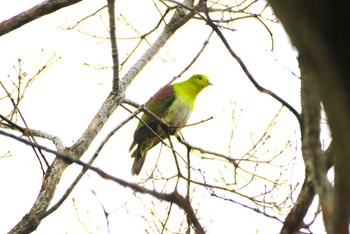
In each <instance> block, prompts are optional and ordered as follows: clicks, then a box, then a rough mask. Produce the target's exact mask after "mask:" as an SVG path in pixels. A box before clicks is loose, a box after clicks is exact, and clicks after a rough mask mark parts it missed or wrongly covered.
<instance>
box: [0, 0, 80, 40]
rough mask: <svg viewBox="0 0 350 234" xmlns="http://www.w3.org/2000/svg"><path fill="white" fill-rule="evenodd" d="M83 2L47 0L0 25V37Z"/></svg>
mask: <svg viewBox="0 0 350 234" xmlns="http://www.w3.org/2000/svg"><path fill="white" fill-rule="evenodd" d="M80 1H81V0H47V1H44V2H42V3H40V4H38V5H36V6H34V7H32V8H30V9H28V10H26V11H24V12H22V13H20V14H18V15H16V16H14V17H12V18H10V19H8V20H5V21H3V22H1V23H0V36H2V35H5V34H6V33H9V32H11V31H13V30H15V29H17V28H19V27H21V26H23V25H25V24H27V23H29V22H31V21H33V20H36V19H38V18H40V17H42V16H44V15H48V14H50V13H52V12H55V11H57V10H59V9H61V8H64V7H67V6H70V5H73V4H75V3H78V2H80Z"/></svg>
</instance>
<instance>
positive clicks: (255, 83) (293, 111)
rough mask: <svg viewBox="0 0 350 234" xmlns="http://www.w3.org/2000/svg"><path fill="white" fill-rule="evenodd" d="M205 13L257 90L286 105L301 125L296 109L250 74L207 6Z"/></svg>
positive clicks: (209, 22) (207, 20)
mask: <svg viewBox="0 0 350 234" xmlns="http://www.w3.org/2000/svg"><path fill="white" fill-rule="evenodd" d="M204 13H205V17H206V18H203V19H204V20H205V21H206V22H207V23H208V25H209V26H210V27H211V28H212V29H213V30H214V31H215V32H216V34H217V35H218V36H219V38H220V39H221V41H222V43H224V45H225V47H226V49H227V50H228V51H229V53H230V54H231V56H232V57H233V58H234V59H235V60H236V61H237V62H238V64H239V65H240V66H241V68H242V70H243V72H244V73H245V74H246V76H247V77H248V79H249V80H250V81H251V82H252V83H253V85H254V86H255V88H256V89H257V90H259V91H260V92H261V93H266V94H268V95H270V96H271V97H273V98H274V99H276V100H277V101H279V102H280V103H281V104H282V105H284V106H285V107H286V108H287V109H288V110H289V111H290V112H292V113H293V114H294V116H295V117H296V118H297V120H298V121H299V123H301V118H300V114H299V113H298V111H296V110H295V109H294V107H293V106H291V105H290V104H289V103H288V102H286V101H285V100H283V99H282V98H281V97H280V96H278V95H277V94H275V93H274V92H272V91H271V90H269V89H266V88H264V87H262V86H261V85H260V84H259V83H258V82H257V81H256V80H255V79H254V77H253V75H252V74H251V73H250V71H249V69H248V67H247V66H246V65H245V63H244V62H243V60H242V59H241V58H240V57H239V56H238V55H237V54H236V53H235V52H234V51H233V50H232V48H231V46H230V45H229V43H228V41H227V40H226V38H225V36H224V35H223V34H222V32H221V30H220V29H219V28H218V26H217V25H216V24H215V23H214V22H213V21H212V19H211V18H210V16H209V9H208V7H207V6H206V4H205V9H204Z"/></svg>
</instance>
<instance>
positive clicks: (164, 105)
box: [129, 85, 175, 150]
mask: <svg viewBox="0 0 350 234" xmlns="http://www.w3.org/2000/svg"><path fill="white" fill-rule="evenodd" d="M174 100H175V94H174V89H173V86H172V85H169V86H166V87H165V88H164V89H162V90H160V91H159V92H158V93H157V94H156V95H155V96H154V98H153V99H152V101H151V102H150V103H148V104H147V106H146V107H147V109H148V110H149V111H151V112H152V113H153V114H155V115H156V116H158V117H159V118H160V119H163V118H164V117H165V116H166V114H167V111H168V109H169V107H170V106H171V105H172V104H173V102H174ZM141 120H142V121H143V122H144V123H146V124H147V125H148V126H149V127H150V128H151V129H153V130H154V131H155V132H156V131H157V126H158V125H159V122H158V121H157V120H155V119H154V118H153V117H152V116H150V115H148V114H146V113H144V114H143V115H142V117H141ZM150 133H152V132H151V131H150V130H149V128H148V127H146V126H145V125H144V124H143V123H142V122H139V124H138V125H137V128H136V130H135V133H134V140H133V142H132V144H131V146H130V149H129V150H131V149H132V148H133V147H134V146H135V145H136V144H138V143H139V142H141V141H142V140H143V139H144V138H145V137H148V136H149V134H150ZM152 134H153V133H152Z"/></svg>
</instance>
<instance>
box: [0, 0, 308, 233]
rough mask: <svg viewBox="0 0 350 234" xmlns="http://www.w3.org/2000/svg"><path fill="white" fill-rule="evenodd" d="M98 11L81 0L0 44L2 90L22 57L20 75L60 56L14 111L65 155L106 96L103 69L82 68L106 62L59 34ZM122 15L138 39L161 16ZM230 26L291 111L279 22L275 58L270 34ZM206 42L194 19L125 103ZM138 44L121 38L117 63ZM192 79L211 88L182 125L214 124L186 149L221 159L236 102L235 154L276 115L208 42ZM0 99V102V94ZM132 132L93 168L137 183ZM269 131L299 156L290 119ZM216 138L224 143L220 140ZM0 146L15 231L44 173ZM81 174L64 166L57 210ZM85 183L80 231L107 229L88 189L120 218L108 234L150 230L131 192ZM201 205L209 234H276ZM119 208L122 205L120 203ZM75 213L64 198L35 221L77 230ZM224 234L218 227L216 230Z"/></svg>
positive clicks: (4, 216)
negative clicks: (200, 78)
mask: <svg viewBox="0 0 350 234" xmlns="http://www.w3.org/2000/svg"><path fill="white" fill-rule="evenodd" d="M39 2H40V1H29V0H28V1H20V0H13V1H8V2H7V3H6V5H3V6H2V7H1V8H0V21H2V20H5V19H8V18H9V17H11V16H14V15H16V14H18V13H20V12H21V11H23V10H25V9H28V8H29V7H31V6H34V5H35V4H37V3H39ZM104 4H105V1H92V0H87V1H83V2H82V3H79V4H77V5H74V6H72V7H68V8H65V9H63V10H60V11H58V12H56V13H54V14H51V15H49V16H45V17H42V18H40V19H38V20H36V21H33V22H31V23H29V24H27V25H25V26H23V27H21V28H19V29H17V30H15V31H13V32H11V33H9V34H7V35H5V36H2V37H0V51H1V53H0V64H1V74H0V75H1V76H0V79H1V81H5V83H6V80H7V81H8V79H7V76H8V75H9V76H10V77H11V78H12V79H15V74H16V73H15V70H14V69H13V66H14V65H16V63H17V59H18V58H21V59H22V61H23V70H24V71H26V72H28V73H31V72H33V69H35V67H40V66H41V65H43V63H44V62H45V61H46V60H47V59H48V58H49V57H51V56H52V55H53V54H54V53H57V56H56V58H58V57H61V60H60V61H59V62H58V63H56V64H54V65H53V66H51V67H50V68H49V69H47V70H46V71H45V72H44V73H43V74H42V75H41V76H40V77H39V78H38V80H37V81H36V82H34V83H33V85H32V86H31V87H30V89H29V90H28V92H27V94H26V98H25V99H24V101H23V103H21V106H20V110H21V112H22V113H23V115H24V117H25V119H26V121H27V123H28V125H29V126H30V127H31V128H33V129H40V130H42V131H45V132H48V133H51V134H54V135H57V136H59V137H60V138H61V139H62V140H63V142H64V144H65V145H66V146H70V145H72V144H73V142H74V141H75V140H76V139H77V138H78V137H79V136H80V134H81V133H82V132H83V131H84V130H85V128H86V126H87V124H88V123H89V122H90V120H91V118H92V117H93V115H94V114H95V113H96V111H97V110H98V108H99V106H100V105H101V103H102V101H103V100H104V98H105V97H106V96H107V94H108V92H109V90H110V89H111V71H110V70H99V71H97V70H95V69H93V68H91V67H88V66H84V64H85V63H87V64H91V65H95V66H98V65H102V66H106V65H110V64H111V56H110V45H109V42H108V41H102V40H98V39H93V38H91V37H89V36H86V35H82V34H80V33H78V32H76V31H73V30H62V29H61V28H62V27H67V26H72V25H74V24H75V23H76V22H77V21H78V20H80V19H81V18H83V17H85V16H86V15H88V14H90V13H92V12H94V11H95V10H97V9H98V8H100V7H102V6H103V5H104ZM136 4H137V5H141V4H142V6H139V7H135V5H136ZM131 9H132V10H131ZM121 12H122V13H123V16H124V17H125V18H127V19H128V20H129V21H130V22H131V23H132V24H133V26H134V27H135V28H137V29H140V30H141V29H142V30H144V31H142V32H141V33H145V32H147V31H148V30H149V29H151V28H152V27H153V26H154V25H155V22H157V20H158V14H156V11H155V9H154V7H153V3H152V2H151V1H117V14H120V13H121ZM106 15H107V14H105V16H106ZM106 19H107V18H104V19H103V20H104V21H102V20H100V19H99V18H97V17H95V18H94V19H90V20H89V21H87V22H86V23H85V24H83V25H82V26H81V27H79V29H81V30H84V31H86V32H89V33H94V34H96V35H99V36H102V37H108V33H107V31H106V28H105V25H103V22H104V23H105V24H106V25H107V22H108V21H107V20H106ZM118 25H119V27H117V35H118V37H128V36H136V35H135V34H134V33H133V32H132V31H131V30H130V29H129V28H127V27H125V26H124V27H123V26H122V25H121V24H120V23H119V24H118ZM237 29H238V32H237V33H230V34H227V39H228V41H229V42H230V44H231V46H232V48H233V49H234V50H235V51H236V53H237V54H238V55H239V56H240V57H241V58H242V59H243V60H244V61H245V62H246V65H247V66H248V68H249V69H250V71H251V73H252V74H253V75H254V76H255V78H256V80H257V81H258V82H259V83H260V84H261V85H262V86H263V87H265V88H268V89H270V90H272V91H274V92H276V93H277V94H278V95H280V96H281V97H282V98H284V99H285V100H286V101H287V102H289V103H290V104H291V105H292V106H294V107H295V108H296V109H297V110H298V111H299V110H300V104H299V88H300V87H299V79H298V78H297V77H295V76H293V75H292V74H291V73H290V71H293V72H295V73H296V74H297V75H298V65H297V61H296V59H295V57H296V52H295V51H294V50H293V48H292V46H291V45H290V42H289V40H288V38H287V36H286V35H285V33H284V31H283V29H282V28H281V27H280V26H278V25H274V26H272V28H271V29H272V31H273V33H274V39H275V49H274V51H273V52H271V51H270V48H271V41H270V37H269V35H268V33H267V32H266V30H264V29H263V27H261V26H260V25H259V24H258V23H257V22H255V21H249V22H243V21H241V23H238V24H237ZM209 33H210V30H209V28H208V26H206V25H205V24H204V23H203V22H199V21H193V22H190V23H188V24H187V25H186V26H185V27H183V28H181V29H180V30H179V31H178V32H177V33H176V34H175V36H174V37H173V38H172V39H171V40H170V41H169V43H168V44H167V45H166V46H165V48H163V49H162V50H161V52H160V53H159V55H158V56H156V57H155V58H154V59H153V60H152V62H151V63H149V64H148V65H147V66H146V67H145V69H144V70H143V71H142V72H141V73H140V75H139V76H138V77H137V79H136V80H134V81H133V83H132V84H131V86H130V88H129V89H128V91H127V97H128V98H129V99H132V100H134V101H137V102H138V103H143V102H144V101H146V100H147V99H148V98H149V97H150V96H151V95H152V94H154V92H155V91H157V90H158V89H159V88H160V87H161V86H162V85H164V84H165V83H166V82H168V80H170V79H171V78H172V77H173V76H175V75H177V74H178V73H179V72H180V71H182V69H183V68H184V67H185V66H186V65H187V64H188V63H189V62H190V61H191V60H192V58H193V56H194V55H195V54H196V53H197V52H198V50H199V49H200V48H201V47H202V44H203V42H204V40H205V39H206V38H207V37H208V35H209ZM156 35H158V34H156ZM154 39H155V37H154V36H153V37H150V38H149V40H150V42H152V40H154ZM134 43H136V41H134V42H130V41H127V40H120V41H119V42H118V47H119V50H120V59H121V60H123V59H124V58H125V53H127V52H128V51H130V49H131V48H132V46H133V45H134ZM146 48H147V45H146V44H145V43H144V44H142V47H141V49H140V50H139V51H138V52H137V53H136V54H135V56H134V57H133V58H132V60H131V61H130V62H129V63H127V64H126V66H125V68H124V69H123V70H122V73H121V75H123V74H125V72H126V71H127V68H128V67H129V66H131V65H132V62H133V61H135V59H137V58H138V55H141V54H142V53H143V52H144V50H145V49H146ZM42 49H44V51H43V52H41V50H42ZM194 73H203V74H205V75H207V76H208V77H209V78H210V79H211V82H212V83H213V84H214V86H212V87H209V88H207V89H206V90H204V91H203V92H202V93H201V94H200V96H199V97H198V99H197V102H196V107H195V111H194V113H193V115H192V117H191V120H190V122H191V123H193V122H197V121H200V120H203V119H206V118H208V117H210V116H213V117H214V120H212V121H209V122H206V123H204V124H202V125H197V126H194V127H192V128H187V129H184V130H183V133H184V135H185V137H186V139H187V140H189V141H190V142H191V144H193V145H198V146H202V147H203V148H206V149H208V150H212V151H216V152H221V153H224V154H226V153H227V144H228V140H229V135H230V128H229V127H228V126H231V125H232V123H231V122H230V121H231V120H230V116H229V115H230V113H229V112H230V111H231V109H230V106H232V103H236V109H237V110H240V109H243V114H242V116H241V118H240V123H239V124H238V127H237V132H236V134H235V139H234V142H237V144H234V145H233V147H234V148H235V151H234V152H235V153H237V154H239V153H242V152H244V151H245V150H246V149H247V148H249V147H250V145H249V143H246V142H250V141H249V139H250V133H251V132H253V133H254V134H253V136H256V138H258V136H259V134H260V133H261V131H263V130H264V129H265V128H266V125H267V123H268V121H269V120H270V119H271V118H272V117H273V116H274V115H275V114H276V113H277V111H278V109H279V108H280V104H279V103H277V102H276V101H275V100H273V99H272V98H271V97H269V96H267V95H264V94H260V93H259V92H258V91H257V90H256V89H255V88H254V87H253V85H252V84H251V83H250V82H249V81H248V79H247V78H246V77H245V75H244V74H243V72H242V71H241V69H240V67H239V66H238V65H237V63H236V62H235V61H234V60H233V59H232V58H231V57H230V55H229V53H228V52H227V51H226V49H225V48H224V46H223V45H222V43H221V42H220V41H219V40H218V38H217V37H216V35H213V36H212V39H211V40H210V43H209V45H208V48H207V49H206V51H205V52H204V53H203V55H202V56H201V57H200V59H199V60H198V61H197V62H196V63H195V64H194V65H193V66H192V67H191V69H190V70H189V71H188V72H186V73H185V75H184V76H183V77H182V79H185V78H187V77H189V76H191V75H192V74H194ZM0 94H1V96H2V95H3V94H2V91H0ZM27 98H28V99H27ZM10 108H11V104H10V103H9V102H0V112H1V113H2V114H7V112H6V110H10ZM231 108H232V107H231ZM127 116H128V114H127V113H126V112H125V111H124V110H122V109H118V110H117V111H116V112H115V113H114V114H113V116H112V117H111V119H110V120H109V121H108V122H107V124H106V126H105V127H104V128H103V130H102V131H101V133H100V134H99V136H98V137H97V138H96V140H95V144H93V145H92V146H91V147H90V149H89V150H88V151H87V153H86V154H85V155H84V157H83V158H82V160H87V159H88V158H89V157H90V156H91V155H92V153H93V152H94V150H95V149H96V148H97V146H98V144H96V143H99V142H100V141H101V140H102V139H103V138H104V137H105V136H106V134H108V133H109V131H110V130H111V129H112V128H113V127H115V126H116V125H118V123H119V122H120V121H121V120H123V119H125V118H126V117H127ZM136 124H137V121H136V120H134V121H131V122H129V123H128V124H127V125H126V126H125V127H123V128H122V129H121V130H120V131H119V132H118V133H117V134H116V135H115V136H113V138H112V139H111V140H110V141H109V143H108V144H107V145H106V147H105V148H104V149H103V151H102V152H101V155H100V156H99V158H98V159H97V160H96V162H95V164H94V165H95V166H97V167H99V168H101V169H103V170H104V171H106V172H108V173H110V174H112V175H114V176H116V177H120V178H123V179H125V180H129V181H134V182H136V183H137V181H138V180H139V178H138V177H132V176H131V175H130V168H131V164H132V160H131V159H130V158H129V153H128V147H129V145H130V143H131V140H132V134H133V131H134V128H135V126H136ZM274 134H276V137H275V138H274V139H273V141H274V142H275V144H283V142H286V140H291V141H292V148H293V149H292V150H291V151H290V153H291V156H290V157H294V156H295V155H296V154H298V153H299V152H298V150H296V148H297V147H300V143H299V132H298V125H297V123H296V119H295V117H294V116H292V114H291V113H290V112H289V111H288V110H286V109H284V110H283V111H282V113H281V115H280V117H279V118H278V121H277V127H276V128H275V129H274ZM217 136H220V138H219V139H217ZM0 139H1V140H0V141H1V142H2V143H1V145H0V153H3V152H6V151H7V150H11V153H12V157H10V158H6V159H0V178H2V179H0V186H1V188H3V190H2V192H1V195H0V220H1V221H0V233H4V232H6V231H8V230H9V228H11V227H13V226H14V224H16V223H17V222H18V221H19V220H20V219H21V218H22V216H23V215H24V214H25V213H26V212H27V211H28V210H29V208H30V207H31V205H32V203H33V201H34V200H35V198H36V196H37V192H38V191H39V189H40V185H41V174H40V173H41V172H40V169H39V165H38V162H37V160H36V159H35V156H34V155H33V152H32V150H31V149H30V148H28V147H27V146H24V145H20V144H17V143H16V142H15V141H13V140H10V139H6V138H4V137H2V136H0ZM216 139H217V141H215V140H216ZM214 141H215V143H213V142H214ZM40 142H41V143H43V144H47V145H48V146H49V147H51V148H53V145H52V144H50V143H47V141H45V140H41V141H40ZM250 143H251V142H250ZM246 144H247V145H246ZM157 149H159V148H157ZM158 152H159V150H156V149H154V150H153V152H150V154H149V156H148V159H147V160H146V163H145V165H144V169H143V170H144V171H145V170H147V168H150V167H152V165H154V164H153V163H154V160H155V159H156V156H157V154H158ZM47 158H48V159H50V160H52V159H53V156H50V155H47ZM289 160H290V159H289ZM164 168H165V167H164ZM169 170H174V165H171V164H170V165H169ZM79 171H80V167H77V166H71V167H70V168H69V169H68V170H67V171H66V172H65V173H64V176H63V179H62V181H61V182H60V186H59V188H58V190H57V192H56V199H54V201H53V202H55V201H56V200H57V199H58V198H59V197H60V195H61V194H62V193H63V192H64V191H65V188H66V187H65V186H64V185H67V184H70V183H71V181H72V178H74V177H73V176H74V175H76V173H77V172H79ZM141 173H142V172H141ZM208 173H210V172H208ZM294 173H295V174H293V175H300V176H301V177H300V178H301V179H302V173H303V165H302V163H301V160H297V161H296V164H295V168H294ZM87 175H88V176H85V178H84V179H83V180H82V181H81V182H80V184H79V185H78V186H77V188H76V189H75V190H74V192H73V194H72V197H74V198H75V201H76V204H75V205H76V206H77V210H78V212H79V215H80V216H81V218H82V219H84V220H83V222H84V223H85V224H87V225H90V226H89V227H88V228H90V230H94V227H98V226H101V230H100V232H99V231H98V230H95V232H94V233H105V232H106V230H105V220H104V216H103V212H102V210H101V206H100V205H99V203H98V200H97V199H96V197H95V196H94V195H93V194H92V193H91V192H90V189H93V190H94V191H96V193H97V194H98V197H99V199H100V200H101V201H102V202H103V205H104V206H105V207H107V208H108V209H109V210H108V211H111V210H113V209H118V211H116V212H114V213H113V215H111V216H110V223H111V226H110V227H111V232H112V233H117V231H119V233H123V232H125V231H126V230H127V231H128V232H129V233H143V231H144V228H145V226H143V225H146V224H145V223H144V221H143V220H142V218H141V217H140V215H142V212H145V213H147V212H148V211H147V210H146V209H144V208H142V205H140V204H139V202H138V201H137V199H135V197H134V196H133V195H132V191H131V190H129V189H124V188H122V187H120V186H118V185H115V184H113V183H111V182H108V181H104V180H102V179H101V178H100V177H99V176H96V175H95V173H88V174H87ZM294 182H295V183H296V182H297V181H294ZM257 189H259V188H257ZM146 197H147V196H146ZM143 198H144V197H143ZM202 199H203V202H202V203H201V206H202V207H203V208H202V209H203V210H205V211H208V213H214V214H213V216H212V219H211V220H210V218H209V217H210V216H205V217H204V218H203V220H201V222H202V224H203V225H204V226H207V227H208V228H209V229H210V230H215V232H214V231H213V232H212V233H225V232H226V233H227V231H228V230H227V227H228V226H230V225H227V224H228V223H232V230H230V231H229V232H231V231H236V232H237V233H242V231H244V233H257V232H258V233H277V232H278V231H279V229H280V227H281V226H280V225H278V224H277V223H276V222H271V220H269V219H267V218H265V217H263V216H262V215H255V214H254V213H253V214H252V212H250V211H247V210H246V209H242V208H241V207H239V206H236V205H234V204H230V205H229V206H230V207H229V208H228V207H227V205H228V204H227V202H223V201H220V200H217V199H216V200H215V199H213V198H210V196H209V194H207V195H206V196H204V197H203V198H202ZM126 202H127V203H128V204H127V206H125V203H126ZM72 204H73V202H72V198H68V199H67V201H66V202H65V204H64V205H63V206H62V207H61V208H60V209H59V210H58V211H57V212H56V213H55V214H53V215H51V216H50V217H49V218H46V219H44V220H43V222H42V224H41V225H40V226H39V228H38V230H37V231H36V232H35V233H46V232H47V230H50V232H51V233H52V228H53V227H54V229H55V231H54V233H65V232H67V233H84V230H83V229H82V226H81V225H80V224H79V221H78V220H77V214H76V213H75V212H76V211H75V210H74V208H73V207H72ZM228 209H229V211H227V210H228ZM180 214H181V215H182V213H180ZM209 222H210V223H209ZM247 222H248V223H247ZM270 224H271V225H270ZM176 225H178V224H177V223H176V224H174V227H176ZM221 227H224V229H223V230H222V229H220V228H221Z"/></svg>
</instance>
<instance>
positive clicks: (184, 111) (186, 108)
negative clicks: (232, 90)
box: [130, 74, 210, 175]
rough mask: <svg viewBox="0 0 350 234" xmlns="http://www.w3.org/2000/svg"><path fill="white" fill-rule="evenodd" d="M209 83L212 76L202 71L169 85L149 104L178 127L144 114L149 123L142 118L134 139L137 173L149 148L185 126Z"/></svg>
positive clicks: (132, 145) (167, 121) (166, 120)
mask: <svg viewBox="0 0 350 234" xmlns="http://www.w3.org/2000/svg"><path fill="white" fill-rule="evenodd" d="M208 85H210V82H209V79H208V77H206V76H204V75H200V74H197V75H193V76H192V77H191V78H189V79H188V80H186V81H183V82H180V83H176V84H172V85H169V86H167V87H165V88H164V89H162V90H161V91H159V92H158V93H157V94H156V95H155V97H154V98H153V100H152V101H151V102H150V103H149V104H147V106H146V108H147V109H148V110H149V111H151V112H152V113H153V114H155V115H156V116H157V117H158V118H160V119H161V120H162V121H164V122H165V123H167V124H168V125H170V126H173V127H176V128H174V129H173V128H171V129H166V128H165V126H163V125H162V124H160V122H159V121H158V120H156V119H154V118H153V117H152V116H150V115H148V114H146V113H144V114H143V115H142V117H141V120H142V122H144V123H145V124H146V125H147V126H148V127H147V126H145V125H144V124H143V123H142V122H140V123H139V124H138V125H137V127H136V130H135V133H134V140H133V142H132V144H131V146H130V151H131V150H132V149H133V148H134V146H135V145H137V148H136V149H135V151H134V152H133V153H132V155H131V157H134V158H135V159H134V164H133V167H132V169H131V173H132V174H133V175H135V174H136V175H137V174H139V173H140V171H141V168H142V165H143V163H144V160H145V157H146V154H147V152H148V150H150V149H151V148H152V147H154V146H155V145H157V144H158V143H159V142H161V139H165V138H167V137H168V135H169V134H170V135H174V134H177V132H179V131H180V130H181V127H184V126H185V125H186V123H187V121H188V119H189V117H190V115H191V113H192V110H193V106H194V101H195V99H196V97H197V95H198V94H199V93H200V92H201V91H202V90H203V89H204V88H205V87H207V86H208ZM150 129H152V130H150Z"/></svg>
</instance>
